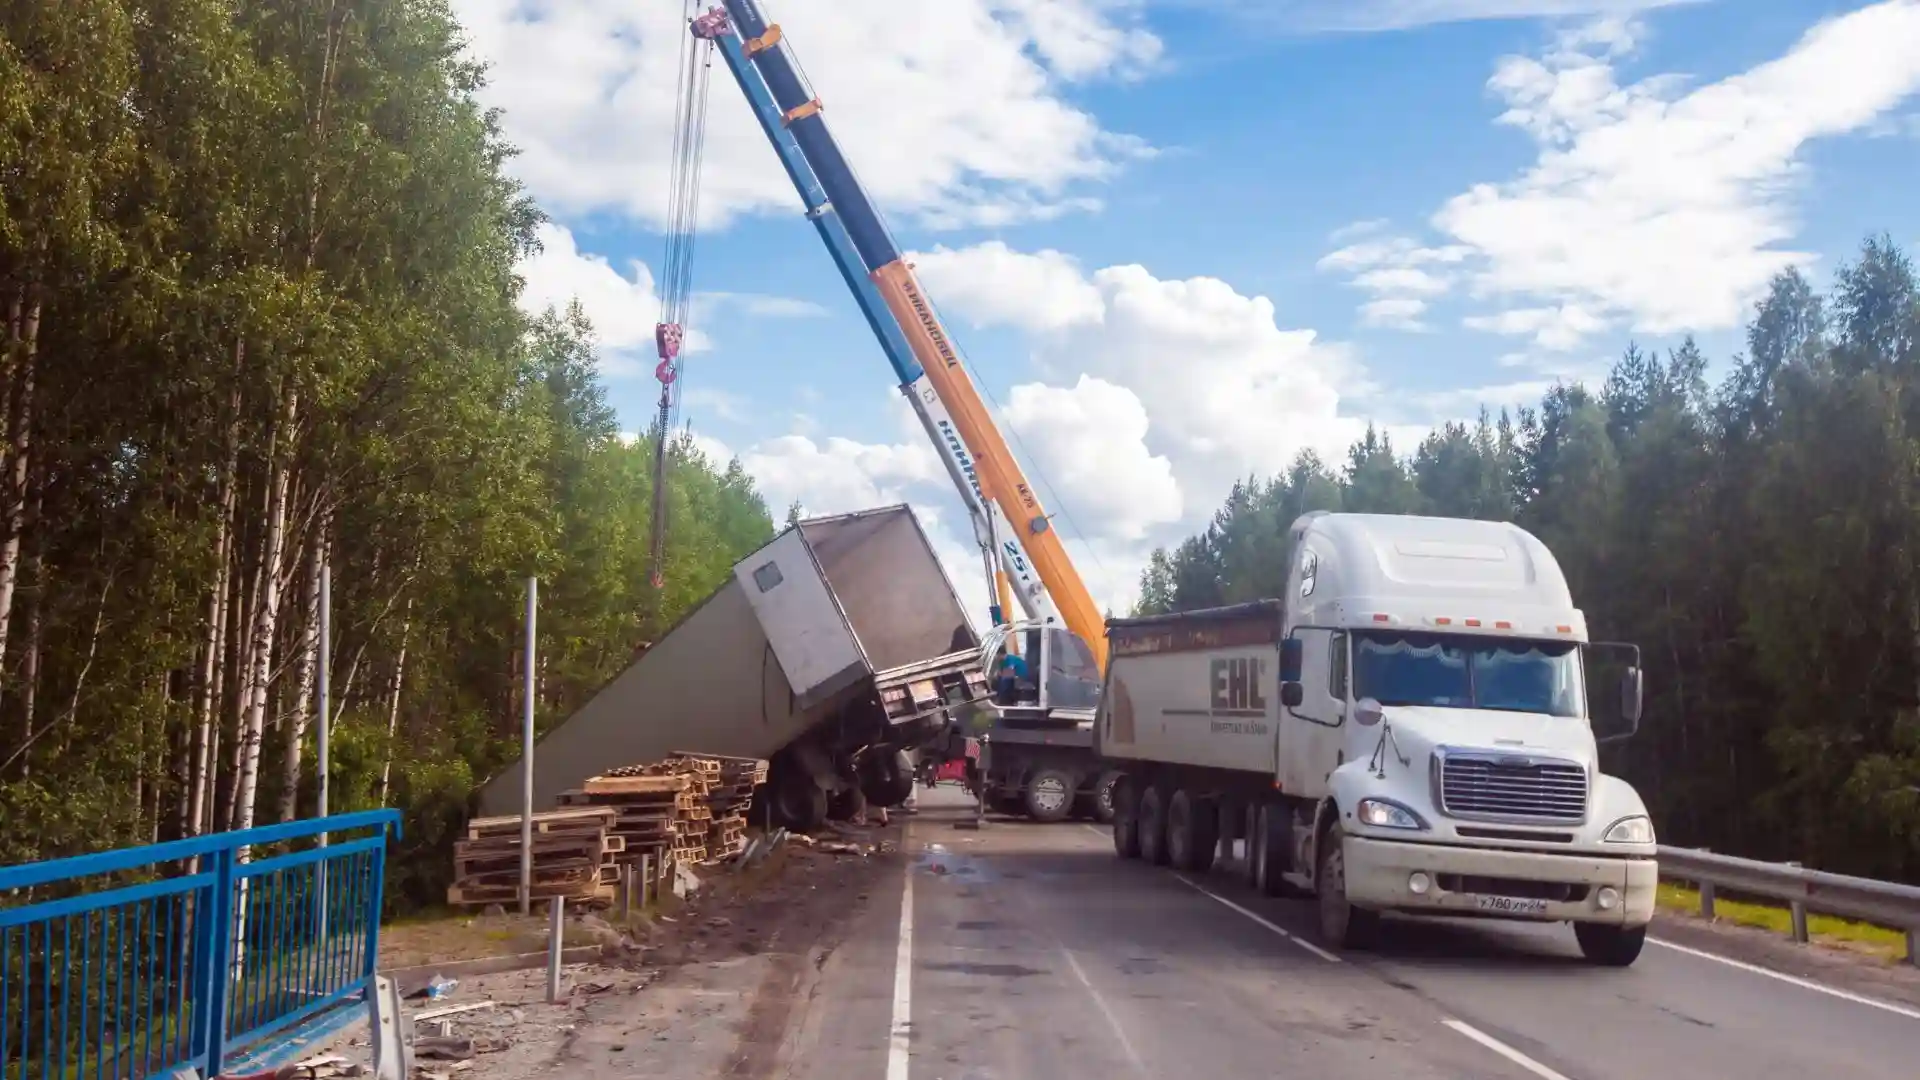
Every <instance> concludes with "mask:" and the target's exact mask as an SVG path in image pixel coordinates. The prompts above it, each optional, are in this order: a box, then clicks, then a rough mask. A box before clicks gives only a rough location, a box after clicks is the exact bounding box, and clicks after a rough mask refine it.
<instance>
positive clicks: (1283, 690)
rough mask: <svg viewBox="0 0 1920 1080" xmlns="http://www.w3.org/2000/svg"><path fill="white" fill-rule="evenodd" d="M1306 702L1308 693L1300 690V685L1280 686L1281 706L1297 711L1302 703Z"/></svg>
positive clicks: (1292, 683) (1295, 683)
mask: <svg viewBox="0 0 1920 1080" xmlns="http://www.w3.org/2000/svg"><path fill="white" fill-rule="evenodd" d="M1305 700H1307V693H1306V691H1304V690H1302V689H1300V684H1299V683H1297V682H1283V683H1281V684H1280V704H1282V705H1285V706H1286V707H1287V708H1289V709H1297V708H1299V707H1300V703H1301V702H1303V701H1305Z"/></svg>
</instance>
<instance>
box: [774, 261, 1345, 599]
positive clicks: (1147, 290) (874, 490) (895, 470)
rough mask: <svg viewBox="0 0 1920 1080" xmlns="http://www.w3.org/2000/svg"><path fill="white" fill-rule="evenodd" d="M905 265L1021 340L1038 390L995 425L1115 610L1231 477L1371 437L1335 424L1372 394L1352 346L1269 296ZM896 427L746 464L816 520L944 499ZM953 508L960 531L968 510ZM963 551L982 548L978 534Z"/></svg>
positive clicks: (1052, 271) (964, 317)
mask: <svg viewBox="0 0 1920 1080" xmlns="http://www.w3.org/2000/svg"><path fill="white" fill-rule="evenodd" d="M910 258H911V259H912V260H913V261H914V262H915V264H916V265H917V266H918V267H919V269H920V272H921V275H922V278H923V281H924V282H925V284H926V285H927V288H928V291H929V292H930V293H932V294H933V295H936V296H938V297H940V298H941V301H942V304H943V307H944V309H945V311H946V313H947V314H948V315H949V316H950V323H949V325H950V328H951V327H953V326H957V325H961V324H964V323H972V324H974V325H980V326H1000V327H1010V328H1014V329H1017V330H1020V331H1023V332H1024V334H1025V336H1026V341H1027V343H1028V345H1029V346H1030V348H1031V351H1032V360H1033V362H1034V364H1035V365H1036V367H1037V369H1038V371H1039V372H1040V374H1041V376H1042V377H1041V379H1040V380H1038V381H1033V382H1026V383H1021V384H1019V385H1016V386H1012V387H1010V388H1005V390H1004V392H1003V395H1002V396H1003V398H1004V402H1005V407H1004V409H1003V410H1002V413H1001V416H1000V420H1001V423H1002V426H1003V429H1004V430H1005V431H1007V432H1009V433H1010V434H1011V435H1012V436H1015V437H1016V438H1015V449H1016V451H1017V452H1019V453H1021V454H1022V455H1023V456H1024V457H1025V458H1027V459H1028V460H1027V463H1028V465H1029V466H1031V470H1030V476H1031V478H1032V479H1033V480H1034V481H1035V483H1036V484H1037V485H1040V494H1041V496H1042V499H1043V501H1044V502H1046V503H1047V504H1048V507H1049V509H1050V510H1051V511H1053V512H1054V513H1056V514H1059V515H1060V518H1061V520H1060V521H1059V525H1058V527H1059V528H1060V529H1061V532H1062V534H1063V535H1064V536H1066V537H1067V538H1068V543H1069V551H1070V552H1071V553H1072V554H1073V557H1074V560H1075V563H1076V565H1077V566H1078V567H1079V569H1080V572H1081V574H1082V576H1083V577H1084V578H1085V579H1086V581H1087V584H1088V587H1089V588H1090V589H1091V590H1093V592H1094V595H1095V597H1096V599H1098V600H1099V601H1100V602H1101V603H1103V604H1105V605H1108V606H1111V607H1113V608H1114V609H1115V610H1120V611H1124V610H1126V609H1127V608H1128V607H1129V606H1130V605H1131V602H1132V598H1133V591H1134V589H1135V588H1136V587H1137V578H1138V573H1139V569H1140V567H1141V566H1142V565H1143V564H1144V561H1145V558H1146V554H1147V552H1148V551H1149V550H1150V549H1151V548H1152V546H1153V545H1154V544H1156V543H1163V542H1167V541H1169V540H1173V539H1177V538H1178V537H1179V536H1181V535H1183V534H1185V533H1186V532H1188V531H1191V529H1192V528H1194V527H1195V526H1196V525H1197V523H1198V522H1199V521H1200V520H1201V519H1202V518H1203V517H1204V516H1205V515H1206V514H1207V513H1210V512H1211V511H1212V510H1213V508H1214V507H1215V506H1217V505H1218V504H1219V501H1220V500H1221V499H1222V498H1223V497H1224V496H1225V494H1226V492H1227V489H1228V488H1229V487H1230V486H1231V485H1232V483H1233V481H1234V480H1235V479H1237V478H1240V477H1244V476H1246V475H1248V474H1249V473H1259V474H1263V475H1265V474H1271V473H1274V472H1277V471H1279V470H1280V469H1282V468H1284V467H1285V466H1286V465H1287V464H1288V463H1290V462H1291V460H1292V458H1293V456H1294V455H1295V454H1296V453H1297V452H1298V451H1299V450H1300V449H1302V448H1306V447H1312V448H1314V449H1316V450H1319V451H1321V452H1322V453H1323V454H1326V455H1329V456H1333V455H1338V454H1339V453H1341V452H1343V451H1344V450H1345V448H1346V446H1347V444H1348V443H1349V442H1350V441H1351V440H1352V439H1353V438H1354V437H1356V436H1357V435H1358V434H1359V433H1360V432H1361V431H1362V430H1363V429H1364V427H1365V422H1364V421H1362V420H1358V419H1354V418H1351V417H1346V416H1342V415H1340V410H1339V406H1340V402H1341V395H1342V390H1343V389H1345V390H1348V391H1351V390H1352V389H1353V388H1354V387H1355V386H1356V385H1357V384H1358V382H1359V372H1358V371H1357V369H1355V368H1354V367H1353V366H1352V364H1351V363H1350V361H1349V359H1348V357H1347V356H1346V354H1345V352H1344V350H1342V349H1341V348H1339V347H1337V346H1331V345H1327V344H1324V343H1321V342H1320V341H1318V340H1317V338H1316V336H1315V335H1314V333H1313V332H1312V331H1310V330H1283V329H1281V328H1280V327H1278V326H1277V325H1276V324H1275V322H1274V310H1273V305H1272V304H1271V303H1270V302H1269V301H1268V300H1266V299H1265V298H1263V297H1249V296H1245V295H1242V294H1240V293H1239V292H1237V291H1236V290H1234V289H1233V288H1232V287H1231V286H1230V285H1228V284H1227V283H1225V282H1223V281H1219V280H1217V279H1213V278H1204V277H1202V278H1191V279H1186V280H1164V279H1160V278H1157V277H1155V276H1154V275H1153V274H1152V273H1150V272H1149V271H1148V270H1146V269H1145V268H1144V267H1140V266H1114V267H1107V268H1104V269H1101V270H1098V271H1094V272H1091V273H1089V272H1087V271H1085V270H1084V269H1082V268H1081V267H1079V266H1078V265H1077V264H1076V263H1075V262H1074V261H1073V260H1072V259H1070V258H1068V257H1066V256H1064V255H1062V254H1060V253H1059V252H1053V251H1042V252H1035V253H1025V252H1018V251H1014V250H1012V249H1010V248H1008V247H1007V246H1006V245H1004V244H1000V243H997V242H990V243H985V244H980V245H976V246H972V247H967V248H962V249H958V250H947V249H943V250H938V251H935V252H931V253H916V254H914V255H912V256H910ZM983 389H996V388H983ZM900 415H901V417H902V418H903V421H902V427H901V428H900V432H901V434H900V439H901V443H900V444H899V445H893V444H885V445H882V446H874V445H873V444H853V443H847V444H845V445H843V446H841V453H840V456H839V457H837V458H833V461H834V464H833V467H831V468H827V467H824V462H823V461H822V459H823V458H831V457H833V456H832V455H828V454H824V453H823V452H822V449H821V445H820V444H819V443H817V442H814V441H812V440H807V441H805V442H792V441H785V440H770V441H769V442H768V443H767V444H764V454H763V457H762V458H761V459H758V460H756V461H754V462H752V463H750V465H749V468H750V469H751V470H752V471H753V472H754V475H755V476H756V477H761V476H766V477H768V478H769V479H770V481H771V482H772V483H774V484H775V485H777V486H779V489H780V490H782V491H785V490H789V489H790V488H791V487H793V486H795V485H798V486H803V487H806V488H807V490H810V491H817V492H818V494H816V495H803V496H802V497H803V499H804V500H806V501H807V505H808V507H809V508H810V509H811V508H813V506H814V505H815V502H816V501H824V503H825V504H827V505H847V506H851V505H857V504H858V501H859V500H860V499H866V500H868V501H869V504H870V502H871V500H873V499H874V498H876V497H882V496H887V495H891V494H905V495H910V496H912V497H913V498H914V499H915V500H916V501H918V500H920V499H923V498H933V497H944V496H945V492H946V490H947V488H948V486H949V485H948V483H947V481H946V478H945V474H944V472H942V471H940V470H939V463H938V461H937V460H935V459H934V458H932V456H931V451H929V452H928V456H927V457H926V458H925V459H924V461H923V464H921V465H919V466H917V469H918V471H917V472H915V473H913V474H912V479H911V480H907V479H903V478H902V470H901V469H900V468H899V466H898V457H897V455H898V454H900V453H901V451H902V450H903V449H904V448H905V447H908V446H911V447H913V448H915V449H916V450H917V449H918V448H919V447H922V446H924V445H925V438H924V436H922V435H921V434H920V432H919V430H918V429H917V427H914V426H913V425H912V424H911V418H910V415H909V414H907V413H906V412H905V410H904V407H902V408H901V411H900ZM864 453H873V454H874V456H873V457H872V458H871V459H870V461H871V464H874V465H878V466H881V467H883V472H882V473H879V474H874V475H870V476H866V477H865V478H862V477H856V476H853V475H851V474H853V473H858V472H862V471H863V470H866V469H867V468H868V465H869V459H866V458H864V457H863V456H862V455H863V454H864ZM774 458H781V459H795V460H780V461H775V460H773V459H774ZM890 477H891V478H893V480H894V482H893V483H891V484H889V483H888V482H887V480H888V479H889V478H890ZM916 485H919V486H916ZM1056 494H1057V495H1058V496H1060V497H1061V498H1063V499H1064V501H1065V505H1059V504H1058V503H1059V500H1058V499H1056V498H1055V495H1056ZM951 512H952V515H953V516H954V518H955V520H958V513H959V507H958V502H957V500H955V501H954V502H953V503H952V510H951ZM961 529H962V531H965V530H966V526H965V524H964V523H962V524H961ZM962 546H964V547H966V548H967V550H969V551H971V542H970V539H969V542H968V543H966V544H964V545H962Z"/></svg>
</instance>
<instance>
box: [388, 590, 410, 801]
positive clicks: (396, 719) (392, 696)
mask: <svg viewBox="0 0 1920 1080" xmlns="http://www.w3.org/2000/svg"><path fill="white" fill-rule="evenodd" d="M412 635H413V598H412V597H408V598H407V611H406V615H405V616H403V617H402V619H401V622H400V651H399V652H398V653H397V654H395V656H394V658H393V678H392V679H390V680H388V682H387V759H386V761H385V762H383V763H381V765H380V805H381V806H385V805H387V790H388V784H389V783H391V781H392V779H393V747H394V739H395V738H396V737H397V736H398V733H399V729H400V688H401V687H402V686H404V685H405V684H406V678H407V639H408V638H410V637H411V636H412Z"/></svg>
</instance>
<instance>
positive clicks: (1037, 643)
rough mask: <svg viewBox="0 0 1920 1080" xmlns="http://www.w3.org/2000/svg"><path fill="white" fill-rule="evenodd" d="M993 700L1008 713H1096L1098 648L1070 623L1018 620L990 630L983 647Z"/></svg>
mask: <svg viewBox="0 0 1920 1080" xmlns="http://www.w3.org/2000/svg"><path fill="white" fill-rule="evenodd" d="M982 652H983V653H984V654H985V656H984V660H985V665H984V666H985V667H986V670H987V676H988V680H989V683H990V685H991V686H992V687H993V701H994V704H995V705H997V706H999V708H1000V711H1001V712H1002V713H1003V714H1006V713H1008V712H1017V713H1024V714H1027V715H1029V716H1034V715H1036V714H1037V715H1038V716H1045V715H1049V714H1052V713H1054V712H1055V711H1057V710H1066V711H1068V712H1069V713H1081V712H1084V713H1087V714H1091V713H1092V711H1093V709H1094V707H1095V706H1097V705H1098V704H1099V703H1100V667H1099V665H1098V663H1096V662H1095V660H1094V657H1093V650H1091V649H1089V648H1087V645H1086V643H1085V642H1083V641H1081V640H1080V639H1079V638H1077V637H1075V636H1074V635H1073V633H1072V632H1071V631H1069V630H1067V629H1066V628H1065V627H1062V626H1059V625H1058V624H1055V625H1051V626H1048V625H1042V624H1040V623H1037V622H1019V623H1014V624H1012V625H1002V626H996V627H994V628H993V629H992V630H990V631H988V632H987V638H986V641H985V643H984V646H983V648H982Z"/></svg>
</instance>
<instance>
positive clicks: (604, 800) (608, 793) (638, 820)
mask: <svg viewBox="0 0 1920 1080" xmlns="http://www.w3.org/2000/svg"><path fill="white" fill-rule="evenodd" d="M692 786H693V784H692V780H691V778H690V777H689V776H688V775H687V774H686V773H685V772H684V771H682V770H681V769H679V768H677V767H676V766H675V765H674V763H672V762H667V761H662V762H654V763H651V764H647V765H628V766H623V767H621V768H618V769H610V770H608V771H607V772H604V773H602V774H600V775H599V776H594V777H589V778H588V779H587V781H586V783H584V784H582V785H581V786H580V789H579V790H578V791H567V792H562V793H561V795H560V804H561V805H562V806H591V807H594V808H596V809H601V810H605V811H607V812H609V813H611V814H613V815H614V817H613V821H612V824H611V826H610V827H609V829H608V831H609V832H610V833H611V834H612V835H613V836H616V837H619V838H620V840H621V841H622V847H621V850H620V852H619V853H618V854H617V855H615V856H614V862H615V864H616V865H618V864H620V863H638V862H639V861H640V859H641V857H642V856H645V857H647V859H648V860H649V864H650V865H651V866H652V867H654V868H656V869H657V868H661V867H664V866H665V865H666V864H667V863H668V862H670V861H672V858H673V852H674V850H675V849H676V848H677V847H678V838H679V835H680V833H681V831H682V830H681V829H680V828H679V827H678V824H679V820H680V816H681V815H682V814H683V813H685V812H687V811H689V810H691V809H692V808H693V807H694V805H695V801H696V799H697V796H696V795H695V794H694V792H693V791H692V790H691V789H692Z"/></svg>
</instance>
